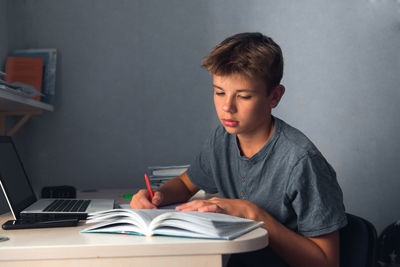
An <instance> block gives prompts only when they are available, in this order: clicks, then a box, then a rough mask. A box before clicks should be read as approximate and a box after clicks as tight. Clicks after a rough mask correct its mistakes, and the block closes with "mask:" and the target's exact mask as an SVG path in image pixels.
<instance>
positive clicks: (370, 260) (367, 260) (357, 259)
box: [340, 213, 377, 267]
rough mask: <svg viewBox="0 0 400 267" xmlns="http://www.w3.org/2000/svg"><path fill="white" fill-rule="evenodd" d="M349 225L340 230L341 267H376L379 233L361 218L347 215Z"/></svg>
mask: <svg viewBox="0 0 400 267" xmlns="http://www.w3.org/2000/svg"><path fill="white" fill-rule="evenodd" d="M346 216H347V222H348V224H347V225H346V226H345V227H344V228H342V229H340V266H341V267H375V266H376V248H377V233H376V229H375V227H374V226H373V225H372V223H370V222H369V221H367V220H366V219H363V218H361V217H358V216H355V215H352V214H349V213H346Z"/></svg>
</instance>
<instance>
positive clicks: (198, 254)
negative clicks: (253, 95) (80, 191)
mask: <svg viewBox="0 0 400 267" xmlns="http://www.w3.org/2000/svg"><path fill="white" fill-rule="evenodd" d="M9 219H11V215H10V214H4V215H1V216H0V224H3V223H4V222H5V221H6V220H9ZM85 227H86V226H85V225H84V224H83V223H80V225H79V226H78V227H64V228H47V229H46V228H44V229H29V230H28V229H26V230H25V229H24V230H8V231H5V230H3V229H0V236H6V237H8V238H9V239H10V240H8V241H5V242H0V266H41V267H42V266H44V267H46V266H52V267H53V266H57V267H62V266H96V267H97V266H99V267H102V266H115V267H117V266H145V267H149V266H151V265H153V266H156V265H157V266H174V267H175V266H185V267H186V266H190V267H195V266H221V265H222V255H223V254H232V253H240V252H248V251H253V250H258V249H261V248H263V247H265V246H267V245H268V235H267V232H266V231H265V230H264V229H261V228H258V229H256V230H254V231H252V232H250V233H247V234H245V235H243V236H241V237H239V238H237V239H235V240H233V241H224V240H207V239H192V238H178V237H163V236H153V237H143V236H133V235H120V234H88V233H86V234H82V233H80V230H82V229H83V228H85Z"/></svg>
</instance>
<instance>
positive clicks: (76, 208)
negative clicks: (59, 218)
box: [43, 199, 90, 212]
mask: <svg viewBox="0 0 400 267" xmlns="http://www.w3.org/2000/svg"><path fill="white" fill-rule="evenodd" d="M89 204H90V200H82V199H57V200H54V201H53V202H51V203H50V205H48V206H47V207H46V208H45V209H44V210H43V211H50V212H57V211H58V212H60V211H61V212H85V211H86V209H87V207H88V206H89Z"/></svg>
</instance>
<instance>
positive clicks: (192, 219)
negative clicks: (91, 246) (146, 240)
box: [81, 209, 263, 240]
mask: <svg viewBox="0 0 400 267" xmlns="http://www.w3.org/2000/svg"><path fill="white" fill-rule="evenodd" d="M86 223H87V224H93V225H91V226H89V227H88V228H86V229H84V230H82V231H81V232H82V233H115V234H132V235H143V236H153V235H164V236H177V237H191V238H206V239H224V240H232V239H235V238H237V237H239V236H241V235H243V234H245V233H248V232H250V231H252V230H254V229H256V228H258V227H260V226H261V225H263V222H257V221H253V220H249V219H244V218H239V217H234V216H230V215H226V214H221V213H211V212H197V211H193V212H181V211H176V210H172V209H170V210H168V209H157V210H152V209H148V210H127V209H113V210H107V211H100V212H95V213H90V214H89V215H88V219H87V221H86ZM94 223H95V224H94Z"/></svg>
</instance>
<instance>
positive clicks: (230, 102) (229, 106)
mask: <svg viewBox="0 0 400 267" xmlns="http://www.w3.org/2000/svg"><path fill="white" fill-rule="evenodd" d="M222 109H223V110H224V111H225V112H229V113H233V112H235V111H236V105H235V101H234V99H233V98H232V97H227V98H226V99H225V102H224V106H223V107H222Z"/></svg>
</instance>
